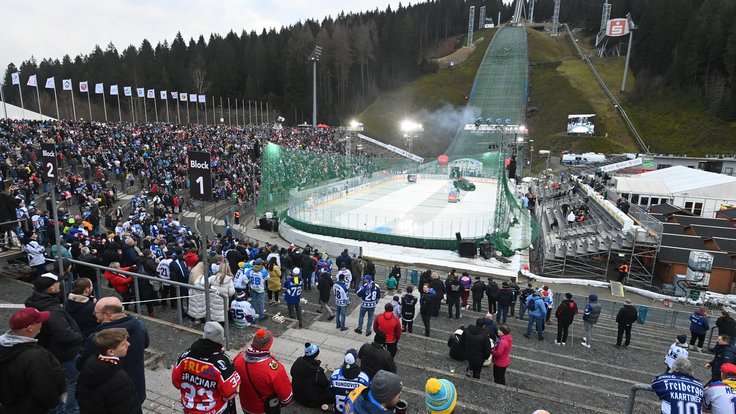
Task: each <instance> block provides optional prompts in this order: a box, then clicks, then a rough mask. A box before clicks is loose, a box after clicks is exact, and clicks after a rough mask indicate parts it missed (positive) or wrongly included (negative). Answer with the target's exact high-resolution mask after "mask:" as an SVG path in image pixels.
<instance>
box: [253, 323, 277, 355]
mask: <svg viewBox="0 0 736 414" xmlns="http://www.w3.org/2000/svg"><path fill="white" fill-rule="evenodd" d="M272 344H273V334H272V333H271V331H269V330H268V329H263V328H261V329H259V330H257V331H256V335H255V336H254V337H253V343H252V344H251V347H252V348H253V349H255V350H256V351H268V350H269V349H271V345H272Z"/></svg>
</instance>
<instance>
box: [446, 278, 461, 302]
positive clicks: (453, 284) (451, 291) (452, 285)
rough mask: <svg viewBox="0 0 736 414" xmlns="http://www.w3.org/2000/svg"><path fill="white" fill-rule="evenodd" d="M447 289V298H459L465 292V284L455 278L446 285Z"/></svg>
mask: <svg viewBox="0 0 736 414" xmlns="http://www.w3.org/2000/svg"><path fill="white" fill-rule="evenodd" d="M445 289H446V292H447V296H448V297H449V296H452V297H453V298H459V297H460V294H461V293H463V292H464V291H465V288H464V287H463V284H462V283H460V281H459V280H457V279H455V278H452V279H450V280H448V281H447V282H446V283H445Z"/></svg>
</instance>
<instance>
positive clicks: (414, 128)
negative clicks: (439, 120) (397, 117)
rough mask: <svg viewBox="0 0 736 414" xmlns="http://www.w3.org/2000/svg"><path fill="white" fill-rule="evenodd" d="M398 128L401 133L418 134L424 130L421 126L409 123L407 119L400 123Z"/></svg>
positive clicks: (412, 122)
mask: <svg viewBox="0 0 736 414" xmlns="http://www.w3.org/2000/svg"><path fill="white" fill-rule="evenodd" d="M400 128H401V131H402V132H406V133H408V132H420V131H423V130H424V127H422V124H418V123H416V122H414V121H410V120H408V119H405V120H403V121H401V124H400Z"/></svg>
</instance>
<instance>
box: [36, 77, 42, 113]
mask: <svg viewBox="0 0 736 414" xmlns="http://www.w3.org/2000/svg"><path fill="white" fill-rule="evenodd" d="M36 100H37V101H38V113H39V114H40V115H41V118H43V112H41V95H40V94H39V93H38V76H36Z"/></svg>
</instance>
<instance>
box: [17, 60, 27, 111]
mask: <svg viewBox="0 0 736 414" xmlns="http://www.w3.org/2000/svg"><path fill="white" fill-rule="evenodd" d="M20 84H21V82H20V71H18V95H20V109H21V111H22V112H21V113H22V118H21V119H25V118H26V107H25V106H23V91H22V90H21V89H20Z"/></svg>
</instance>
